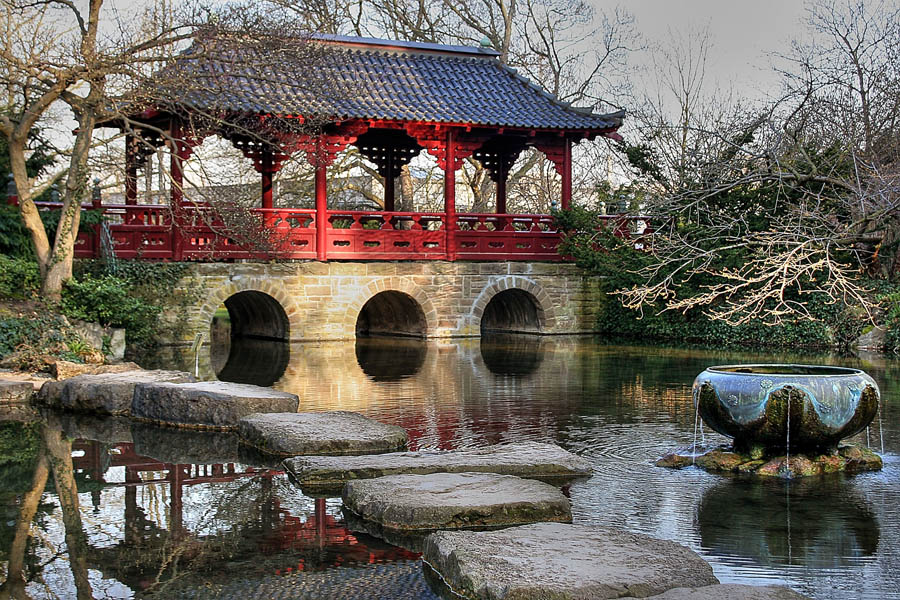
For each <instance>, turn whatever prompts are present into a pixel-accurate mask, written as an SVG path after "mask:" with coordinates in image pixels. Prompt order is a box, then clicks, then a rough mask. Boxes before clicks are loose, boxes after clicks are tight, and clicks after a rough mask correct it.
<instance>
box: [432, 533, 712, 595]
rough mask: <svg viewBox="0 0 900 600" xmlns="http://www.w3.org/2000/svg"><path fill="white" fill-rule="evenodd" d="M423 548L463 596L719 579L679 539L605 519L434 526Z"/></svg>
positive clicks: (654, 589) (646, 587) (599, 590)
mask: <svg viewBox="0 0 900 600" xmlns="http://www.w3.org/2000/svg"><path fill="white" fill-rule="evenodd" d="M423 551H424V553H423V556H422V559H423V560H424V561H425V563H426V564H428V565H429V566H430V567H431V568H432V569H434V570H435V571H436V572H437V573H438V574H439V575H440V577H441V578H442V579H443V580H444V581H445V582H446V584H447V585H448V586H449V587H450V588H451V589H452V590H453V591H454V592H456V593H458V594H460V595H461V596H463V597H465V598H478V599H485V600H487V599H490V600H504V599H507V598H508V599H510V600H512V599H513V598H515V599H516V600H530V599H535V600H537V599H545V598H553V599H554V600H569V599H571V600H575V599H578V600H582V599H587V598H591V599H601V598H621V597H624V596H629V597H638V598H644V597H648V596H653V595H654V594H661V593H663V592H665V591H667V590H670V589H673V588H681V587H689V586H706V585H714V584H717V583H719V581H718V580H717V579H716V578H715V576H714V575H713V570H712V567H710V566H709V565H708V564H707V563H706V561H704V560H703V559H702V558H700V556H698V555H697V554H696V553H694V552H692V551H691V550H689V549H688V548H685V547H684V546H681V545H679V544H676V543H675V542H670V541H665V540H658V539H654V538H652V537H649V536H646V535H640V534H635V533H629V532H627V531H620V530H616V529H610V528H605V527H589V526H585V525H568V524H563V523H536V524H533V525H525V526H523V527H514V528H511V529H504V530H502V531H482V532H471V531H439V532H437V533H434V534H432V535H429V536H428V537H427V538H425V543H424V548H423ZM722 597H723V598H727V597H728V596H722Z"/></svg>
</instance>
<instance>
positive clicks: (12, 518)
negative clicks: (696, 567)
mask: <svg viewBox="0 0 900 600" xmlns="http://www.w3.org/2000/svg"><path fill="white" fill-rule="evenodd" d="M179 360H180V359H172V362H170V363H169V365H170V366H173V365H174V366H181V367H182V368H184V367H188V368H189V369H190V370H193V368H194V360H193V357H186V358H185V359H184V360H183V361H182V362H180V363H179ZM732 362H814V363H825V364H839V365H848V366H859V367H862V368H864V369H866V370H867V371H868V372H869V373H870V374H871V375H872V376H873V377H874V378H875V379H876V381H878V383H879V384H880V386H881V390H882V401H883V405H882V413H881V415H880V417H879V419H878V420H877V421H876V422H875V423H873V425H872V426H871V427H870V430H869V431H868V432H866V433H865V434H861V435H859V436H857V438H856V439H855V441H856V442H858V443H862V444H868V445H869V446H870V447H872V448H873V449H875V450H876V451H878V452H879V453H882V456H883V458H884V463H885V466H884V470H883V471H881V472H879V473H868V474H862V475H857V476H853V477H846V478H844V477H831V478H827V479H816V480H812V481H783V480H777V481H763V482H759V481H757V482H753V481H745V480H741V479H735V478H731V477H725V476H720V475H713V474H709V473H706V472H703V471H700V470H696V469H692V468H689V469H685V470H682V471H671V470H667V469H662V468H657V467H655V466H654V465H653V462H654V460H655V459H656V458H658V457H659V456H660V455H662V454H663V453H665V452H666V451H669V450H671V449H674V448H677V447H686V446H689V445H690V444H692V442H693V432H694V411H693V409H692V404H691V395H690V386H691V383H692V381H693V378H694V377H695V375H696V374H697V373H699V372H700V371H702V370H703V369H704V368H706V367H707V366H710V365H712V364H723V363H732ZM200 370H201V376H205V377H214V376H216V375H217V376H218V377H219V378H221V379H226V380H232V381H242V382H248V383H257V384H262V385H274V387H276V388H278V389H282V390H286V391H290V392H294V393H296V394H298V395H299V396H300V398H301V410H309V411H319V410H355V411H359V412H362V413H364V414H366V415H368V416H370V417H373V418H376V419H379V420H381V421H384V422H388V423H393V424H397V425H400V426H402V427H404V428H406V429H407V431H408V432H409V435H410V446H411V448H412V449H433V448H441V449H451V448H466V447H477V446H483V445H487V444H494V443H501V442H512V441H520V440H537V441H550V442H555V443H558V444H559V445H561V446H563V447H564V448H566V449H568V450H570V451H572V452H575V453H577V454H580V455H582V456H584V457H586V458H587V459H589V460H590V461H591V462H592V463H593V466H594V470H595V471H594V476H593V477H591V478H589V479H585V480H580V481H576V482H575V483H573V484H572V485H571V487H570V488H569V489H568V490H567V491H568V493H569V495H570V497H571V500H572V507H573V513H574V520H575V522H576V523H585V524H598V525H608V526H615V527H621V528H625V529H629V530H631V531H635V532H640V533H646V534H650V535H653V536H656V537H660V538H666V539H671V540H675V541H677V542H680V543H682V544H684V545H686V546H689V547H690V548H692V549H693V550H695V551H697V552H699V553H700V554H701V555H703V557H704V558H705V559H706V560H708V561H709V562H710V563H711V564H712V565H713V568H714V570H715V573H716V576H717V577H718V578H719V579H720V580H722V581H723V582H738V583H747V584H753V585H763V584H769V583H779V584H784V585H788V586H790V587H792V588H794V589H796V590H798V591H801V592H803V593H806V594H808V595H810V596H812V597H814V598H900V519H898V516H900V508H898V502H897V497H898V493H900V459H898V458H900V457H898V455H900V411H898V404H900V384H898V383H897V382H898V375H900V362H898V361H895V360H893V359H885V358H881V357H870V358H869V359H868V360H860V359H856V358H839V357H835V356H828V355H806V356H803V355H796V354H792V355H788V354H783V355H772V354H767V355H762V354H750V353H736V352H713V351H704V350H693V349H691V350H685V349H672V348H659V347H637V346H614V345H605V344H602V343H599V342H597V341H595V340H593V339H591V338H537V337H528V336H507V337H494V338H490V339H487V338H486V339H484V340H481V341H479V340H461V341H447V342H428V343H425V342H417V341H407V340H379V339H361V340H359V341H358V342H356V343H352V342H350V343H322V344H298V345H292V346H287V345H282V344H276V343H271V342H259V341H256V342H253V341H245V342H240V343H238V342H235V343H234V344H233V345H232V347H231V348H230V349H229V348H223V347H218V348H214V349H213V351H212V352H211V353H210V352H204V353H203V354H202V355H201V357H200ZM4 418H6V419H10V420H8V421H7V422H5V423H3V424H2V429H0V434H2V436H0V439H2V440H3V441H4V444H3V447H4V448H8V447H10V444H9V442H10V440H11V439H18V440H23V441H28V443H29V444H30V445H29V448H31V451H30V454H29V453H28V452H24V453H20V454H21V455H16V456H7V455H6V454H4V455H3V456H0V461H3V462H2V463H0V471H2V472H0V475H2V478H0V510H3V511H4V513H3V515H2V517H3V518H2V522H0V561H2V562H0V564H2V571H0V581H3V580H4V579H5V578H6V577H7V575H6V574H7V572H9V571H13V572H17V573H22V577H24V579H25V581H24V582H23V583H21V584H19V585H11V583H12V582H11V581H10V582H6V584H5V587H4V591H11V592H12V597H16V598H17V597H23V598H24V597H31V598H69V597H73V598H74V597H82V598H89V597H96V598H129V597H156V598H242V599H250V598H397V599H400V598H403V599H425V598H428V599H431V598H434V597H435V596H433V594H432V593H431V591H430V590H429V588H428V586H427V584H426V582H425V581H424V579H423V577H422V575H421V572H420V566H419V563H418V561H417V555H416V554H414V553H412V552H409V551H407V550H404V549H402V548H398V547H394V546H391V545H388V544H386V543H384V542H381V541H379V540H377V539H374V538H371V537H368V536H366V535H363V534H356V533H353V532H351V531H348V530H347V529H346V528H345V527H344V523H343V518H342V515H341V510H340V500H339V499H335V498H327V499H323V498H319V499H317V498H308V497H305V496H303V495H302V494H301V493H300V492H299V491H298V490H297V489H296V488H295V487H294V486H293V485H292V484H291V483H290V482H289V481H288V479H287V477H286V476H285V475H284V474H283V473H281V472H280V470H279V469H278V464H277V463H273V462H271V461H267V460H266V459H265V458H264V457H259V456H255V455H253V454H252V453H250V452H248V451H246V450H245V449H244V448H242V447H241V446H239V444H238V443H237V440H236V439H235V438H234V437H233V436H232V435H230V434H221V433H203V434H198V433H190V432H185V431H179V430H173V429H165V428H157V427H150V426H146V425H137V424H135V423H131V422H130V421H128V420H127V419H103V420H101V419H87V418H83V417H76V416H73V415H65V414H44V415H42V416H41V417H40V419H39V420H37V421H35V420H34V419H35V415H34V414H33V413H31V412H29V411H27V410H24V409H23V410H19V411H13V410H7V411H6V413H5V417H4ZM29 421H31V423H30V424H26V423H27V422H29ZM63 433H64V434H65V435H62V434H63ZM68 438H78V439H76V440H75V441H74V442H71V441H70V440H69V439H68ZM722 441H724V439H723V438H720V437H719V436H717V435H715V434H712V433H710V432H709V431H706V432H704V433H703V434H702V436H701V439H700V440H699V442H700V443H704V442H705V443H707V444H714V443H718V442H722ZM42 465H44V466H43V467H42ZM47 465H49V466H47ZM48 471H49V476H48V475H47V472H48ZM44 478H45V479H46V484H44V482H43V479H44ZM76 489H77V493H76ZM41 490H43V492H41ZM29 507H30V508H29ZM29 511H33V514H34V518H33V519H32V520H31V521H32V522H33V525H32V529H31V533H32V535H31V536H30V537H27V536H26V535H25V532H27V530H28V528H27V526H26V525H27V524H23V523H22V516H23V515H25V516H26V517H27V516H28V515H29V514H30V512H29ZM0 597H2V594H0Z"/></svg>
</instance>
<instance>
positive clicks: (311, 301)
mask: <svg viewBox="0 0 900 600" xmlns="http://www.w3.org/2000/svg"><path fill="white" fill-rule="evenodd" d="M182 285H184V286H199V287H200V293H199V300H198V301H196V302H195V303H193V304H191V305H190V306H188V307H180V308H178V309H177V310H176V309H174V308H173V309H170V310H169V311H168V313H167V315H166V318H167V319H168V321H169V323H170V325H171V326H170V327H168V328H167V329H166V331H162V332H161V336H160V337H161V339H162V341H164V342H166V343H170V344H174V345H180V344H187V343H190V342H192V341H193V340H194V339H195V336H196V335H197V334H200V333H203V334H205V335H207V336H208V332H209V330H210V324H211V322H212V319H213V315H214V313H215V312H216V310H217V309H219V308H220V307H221V306H222V305H223V304H224V305H225V307H226V308H227V309H228V313H229V316H230V321H231V332H232V335H238V336H244V337H255V338H263V339H276V340H284V341H313V340H342V339H352V338H355V337H356V336H357V335H365V334H387V335H404V336H414V337H423V338H441V337H465V336H478V335H480V334H481V332H482V331H506V332H523V333H535V334H574V333H589V332H591V331H593V330H594V324H595V319H596V314H597V310H598V308H599V306H598V302H600V300H599V298H600V295H599V294H597V293H596V285H597V280H596V279H595V278H592V277H589V276H587V275H586V274H585V273H584V272H583V271H581V270H580V269H578V268H577V267H576V266H574V265H571V264H566V263H558V262H557V263H526V262H444V261H415V262H284V263H251V262H244V263H196V264H192V265H191V266H190V268H189V272H188V273H187V274H186V276H185V278H184V280H183V282H182ZM176 325H177V326H176ZM207 339H208V337H207Z"/></svg>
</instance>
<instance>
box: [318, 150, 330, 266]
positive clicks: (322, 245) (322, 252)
mask: <svg viewBox="0 0 900 600" xmlns="http://www.w3.org/2000/svg"><path fill="white" fill-rule="evenodd" d="M327 169H328V167H326V166H325V160H324V157H322V156H319V157H318V160H317V164H316V259H317V260H321V261H326V260H328V247H327V243H328V235H327V234H328V230H327V226H328V187H327V181H326V179H325V177H326V175H327Z"/></svg>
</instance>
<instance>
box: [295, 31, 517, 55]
mask: <svg viewBox="0 0 900 600" xmlns="http://www.w3.org/2000/svg"><path fill="white" fill-rule="evenodd" d="M309 39H310V40H314V41H318V42H326V43H333V44H337V45H341V46H362V47H366V46H370V47H378V48H385V49H392V48H393V49H397V50H407V51H408V50H419V51H423V52H429V53H432V52H433V53H444V54H463V55H470V56H478V57H486V56H489V57H496V56H500V53H499V52H497V51H496V50H494V49H493V48H485V47H483V46H479V47H475V46H459V45H452V44H437V43H434V42H410V41H406V40H388V39H382V38H367V37H357V36H350V35H337V34H331V33H313V34H311V35H310V36H309Z"/></svg>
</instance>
